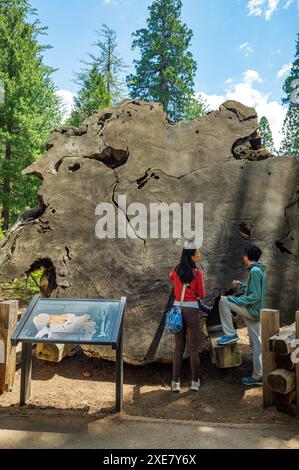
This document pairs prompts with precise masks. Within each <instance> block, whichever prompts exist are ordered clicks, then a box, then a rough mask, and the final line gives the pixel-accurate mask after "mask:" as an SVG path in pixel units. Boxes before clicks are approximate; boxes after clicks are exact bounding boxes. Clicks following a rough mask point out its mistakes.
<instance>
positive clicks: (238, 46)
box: [31, 0, 299, 145]
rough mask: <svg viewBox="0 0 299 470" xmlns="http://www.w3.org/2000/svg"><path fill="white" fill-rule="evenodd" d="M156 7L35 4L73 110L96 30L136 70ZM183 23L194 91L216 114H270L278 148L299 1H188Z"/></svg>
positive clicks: (62, 0) (90, 0)
mask: <svg viewBox="0 0 299 470" xmlns="http://www.w3.org/2000/svg"><path fill="white" fill-rule="evenodd" d="M150 4H151V0H85V1H83V0H31V5H32V6H33V7H34V8H36V9H37V11H38V15H39V18H40V19H41V21H42V23H43V24H44V25H47V26H48V27H49V30H48V38H47V41H48V42H49V43H50V44H51V45H52V46H53V49H51V50H49V51H47V52H46V53H45V61H46V63H47V64H48V65H51V66H53V67H55V68H58V69H59V70H58V71H57V72H56V73H55V74H54V80H55V83H56V85H57V88H58V89H59V90H60V91H59V94H60V96H62V97H63V99H64V101H65V103H66V105H68V106H69V107H70V106H71V103H72V98H73V95H74V93H75V92H76V89H77V86H76V85H75V84H74V83H73V82H72V78H73V72H76V71H79V70H80V67H81V64H80V60H82V59H83V60H84V59H86V58H87V56H86V53H88V52H92V51H93V49H94V48H93V47H92V45H91V44H92V43H93V42H94V40H95V30H98V29H100V27H101V25H102V24H103V23H106V24H107V25H109V26H110V27H112V28H113V29H115V30H116V32H117V38H118V44H119V48H118V49H119V53H120V54H121V55H122V57H123V58H124V60H125V61H126V63H127V64H128V66H129V68H128V72H130V71H133V67H132V61H133V59H134V58H135V57H136V56H138V53H137V52H132V51H131V43H132V37H131V34H132V32H133V31H136V30H137V29H139V28H142V27H144V26H145V25H146V18H147V15H148V11H147V8H148V6H149V5H150ZM182 18H183V21H184V22H186V23H187V25H188V26H189V27H190V28H192V30H193V33H194V36H193V40H192V46H191V50H192V52H193V55H194V58H195V59H196V61H197V62H198V71H197V76H196V82H195V83H196V86H195V89H196V92H197V93H201V94H203V96H204V97H205V98H206V99H207V101H208V103H209V104H210V106H211V108H213V109H216V108H217V107H218V106H219V104H221V102H223V101H225V99H238V100H239V101H242V102H243V103H244V104H247V105H250V106H255V107H256V109H257V111H258V113H259V115H260V116H261V115H263V114H265V115H267V117H268V118H269V120H270V122H271V126H272V130H273V133H274V137H275V141H276V144H277V145H279V142H280V139H281V136H280V135H279V130H280V129H281V125H282V122H283V119H284V116H285V110H284V108H283V107H282V106H281V98H282V97H283V92H282V84H283V81H284V79H285V77H286V73H287V71H288V67H289V66H290V64H291V62H292V61H293V58H294V53H295V41H296V35H297V33H298V32H299V27H298V26H299V21H298V20H299V0H183V12H182ZM43 41H45V38H43Z"/></svg>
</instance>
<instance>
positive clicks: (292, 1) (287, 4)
mask: <svg viewBox="0 0 299 470" xmlns="http://www.w3.org/2000/svg"><path fill="white" fill-rule="evenodd" d="M292 3H294V0H287V2H286V3H285V5H284V6H283V7H282V8H283V9H284V10H287V9H288V8H289V7H290V6H291V5H292Z"/></svg>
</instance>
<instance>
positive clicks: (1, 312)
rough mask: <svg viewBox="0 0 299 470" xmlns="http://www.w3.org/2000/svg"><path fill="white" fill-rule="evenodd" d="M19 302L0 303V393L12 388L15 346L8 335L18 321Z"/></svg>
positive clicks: (14, 368)
mask: <svg viewBox="0 0 299 470" xmlns="http://www.w3.org/2000/svg"><path fill="white" fill-rule="evenodd" d="M18 308H19V302H18V301H17V300H7V301H5V302H1V303H0V393H1V392H7V391H9V390H11V389H12V387H13V383H14V377H15V373H16V347H15V346H12V344H11V341H10V337H11V335H12V333H13V331H14V330H15V328H16V326H17V322H18Z"/></svg>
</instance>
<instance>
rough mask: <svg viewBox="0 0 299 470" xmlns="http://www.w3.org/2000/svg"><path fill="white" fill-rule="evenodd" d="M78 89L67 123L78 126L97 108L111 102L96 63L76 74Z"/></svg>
mask: <svg viewBox="0 0 299 470" xmlns="http://www.w3.org/2000/svg"><path fill="white" fill-rule="evenodd" d="M76 77H77V83H78V84H79V85H80V87H81V88H80V90H79V92H78V93H77V96H76V97H75V100H74V103H75V106H74V110H73V112H72V114H71V117H70V118H69V119H68V121H67V124H69V125H71V126H76V127H80V126H81V125H82V124H83V122H84V121H85V120H86V119H87V118H88V117H89V116H91V114H92V113H94V112H95V111H97V110H98V109H101V108H105V107H106V106H109V105H110V104H111V96H110V95H109V94H108V92H107V88H106V86H105V83H104V80H103V77H102V75H101V74H100V72H99V70H98V66H97V64H95V63H94V64H93V65H92V66H91V67H90V68H89V69H85V70H82V71H81V72H80V73H78V74H76Z"/></svg>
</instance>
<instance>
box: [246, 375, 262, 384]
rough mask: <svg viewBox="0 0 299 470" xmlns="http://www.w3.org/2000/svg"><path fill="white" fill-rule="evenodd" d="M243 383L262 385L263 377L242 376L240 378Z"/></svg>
mask: <svg viewBox="0 0 299 470" xmlns="http://www.w3.org/2000/svg"><path fill="white" fill-rule="evenodd" d="M241 382H242V384H243V385H263V378H262V377H260V378H258V379H256V378H255V377H253V376H251V377H243V378H242V379H241Z"/></svg>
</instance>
